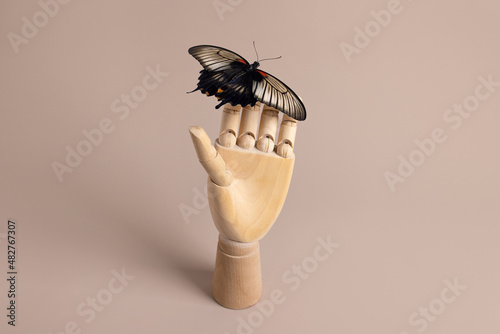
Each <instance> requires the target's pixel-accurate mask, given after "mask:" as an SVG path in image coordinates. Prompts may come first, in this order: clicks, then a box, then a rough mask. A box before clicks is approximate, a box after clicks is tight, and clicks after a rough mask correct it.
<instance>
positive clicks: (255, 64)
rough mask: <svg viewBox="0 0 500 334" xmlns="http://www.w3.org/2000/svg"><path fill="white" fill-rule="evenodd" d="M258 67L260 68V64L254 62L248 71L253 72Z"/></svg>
mask: <svg viewBox="0 0 500 334" xmlns="http://www.w3.org/2000/svg"><path fill="white" fill-rule="evenodd" d="M259 66H260V63H259V62H258V61H254V62H253V64H252V65H250V71H252V70H255V69H256V68H257V67H259Z"/></svg>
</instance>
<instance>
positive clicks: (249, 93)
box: [188, 45, 306, 121]
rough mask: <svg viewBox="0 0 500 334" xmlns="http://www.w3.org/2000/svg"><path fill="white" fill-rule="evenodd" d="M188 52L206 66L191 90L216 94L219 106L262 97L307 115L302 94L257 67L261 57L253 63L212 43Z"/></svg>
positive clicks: (299, 117)
mask: <svg viewBox="0 0 500 334" xmlns="http://www.w3.org/2000/svg"><path fill="white" fill-rule="evenodd" d="M188 52H189V54H190V55H192V56H193V57H194V58H196V60H198V61H199V62H200V64H201V66H203V70H201V71H200V73H201V74H200V77H199V78H198V79H199V82H198V87H197V88H196V89H194V90H193V91H191V92H189V93H192V92H195V91H197V90H200V91H201V92H202V93H204V94H206V95H207V96H212V95H215V97H217V99H218V100H219V101H221V102H220V103H219V104H218V105H217V106H216V107H215V108H216V109H218V108H220V106H222V105H224V104H226V103H231V105H233V106H234V105H238V104H239V105H242V106H246V105H251V106H254V105H255V104H256V103H257V101H260V102H262V103H264V104H266V105H268V106H270V107H273V108H275V109H278V110H280V111H282V112H284V113H285V114H287V115H288V116H290V117H292V118H294V119H296V120H299V121H303V120H305V119H306V108H305V106H304V103H302V100H301V99H300V97H299V96H298V95H297V94H295V93H294V92H293V91H292V90H291V89H290V88H289V87H288V86H287V85H285V84H284V83H283V82H281V81H280V80H279V79H277V78H276V77H273V76H272V75H271V74H269V73H267V72H264V71H261V70H258V69H257V68H258V67H259V65H260V63H259V62H258V61H256V62H254V63H253V64H250V63H249V62H248V61H246V60H245V59H244V58H243V57H242V56H240V55H238V54H236V53H234V52H232V51H229V50H227V49H224V48H221V47H218V46H212V45H198V46H193V47H192V48H189V50H188Z"/></svg>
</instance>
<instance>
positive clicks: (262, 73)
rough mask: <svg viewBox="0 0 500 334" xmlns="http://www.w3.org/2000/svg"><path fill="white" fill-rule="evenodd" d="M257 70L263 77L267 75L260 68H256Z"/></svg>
mask: <svg viewBox="0 0 500 334" xmlns="http://www.w3.org/2000/svg"><path fill="white" fill-rule="evenodd" d="M257 72H259V73H260V75H262V76H263V77H264V78H265V77H267V74H266V73H264V72H262V71H261V70H257Z"/></svg>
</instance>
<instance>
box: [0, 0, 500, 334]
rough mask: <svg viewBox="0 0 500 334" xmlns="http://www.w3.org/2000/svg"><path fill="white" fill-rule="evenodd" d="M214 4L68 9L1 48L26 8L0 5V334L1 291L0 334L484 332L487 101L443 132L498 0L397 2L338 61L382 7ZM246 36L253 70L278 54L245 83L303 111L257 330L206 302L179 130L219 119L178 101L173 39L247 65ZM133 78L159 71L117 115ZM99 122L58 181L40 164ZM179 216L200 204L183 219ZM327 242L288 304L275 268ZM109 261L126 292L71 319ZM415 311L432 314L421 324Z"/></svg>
mask: <svg viewBox="0 0 500 334" xmlns="http://www.w3.org/2000/svg"><path fill="white" fill-rule="evenodd" d="M220 3H223V4H225V5H226V6H229V8H230V9H231V10H229V9H228V7H225V8H226V10H227V11H226V12H223V13H221V15H222V19H221V18H220V17H219V16H218V13H217V10H216V9H215V7H214V3H213V2H212V1H151V0H148V1H96V0H92V1H72V2H70V3H68V4H64V5H60V6H59V7H60V8H59V10H58V12H57V13H56V14H55V15H54V17H51V18H50V19H49V20H48V24H46V25H45V26H43V27H40V28H39V29H38V33H37V34H36V35H35V36H33V37H32V38H30V39H27V43H25V44H21V45H19V52H18V53H16V52H15V51H14V48H13V47H12V45H11V42H10V41H9V38H8V34H9V33H15V34H18V35H20V34H21V33H22V31H21V30H22V26H23V24H24V23H23V21H22V18H23V17H27V18H28V20H30V21H33V19H32V17H33V15H34V14H36V13H37V12H39V11H40V10H41V7H40V5H39V4H38V3H37V2H36V1H21V2H19V1H6V0H4V1H1V2H0V30H1V31H0V35H1V36H3V37H2V39H1V42H0V44H1V47H0V69H1V76H0V85H1V86H0V99H1V102H2V110H1V120H0V136H1V141H0V152H1V154H0V222H1V225H0V249H1V252H0V254H1V257H0V263H2V265H1V268H2V275H1V277H4V275H5V272H6V271H7V268H6V262H7V260H6V245H7V244H6V241H5V233H6V228H7V219H8V218H14V219H15V220H16V222H17V224H18V244H17V246H18V259H17V260H18V270H19V281H18V292H19V295H18V296H19V297H18V300H17V302H18V319H17V326H16V327H15V328H12V327H10V326H7V324H6V322H7V318H6V317H5V314H6V310H5V307H6V305H7V298H6V292H7V284H6V283H7V282H6V280H5V279H2V280H1V284H0V295H1V296H2V297H1V298H0V302H1V303H2V306H1V307H0V309H2V310H4V311H1V312H0V313H1V314H0V315H1V317H0V319H2V320H1V324H0V328H1V330H0V331H1V332H2V333H4V332H7V333H11V332H12V333H23V334H24V333H30V334H31V333H53V334H55V333H60V332H61V333H63V332H65V326H66V325H67V324H68V323H69V324H70V325H69V327H70V329H69V330H67V331H66V332H68V333H70V332H75V333H78V332H79V331H81V333H93V334H100V333H103V334H104V333H106V334H108V333H121V334H128V333H231V334H232V333H250V332H254V333H306V332H307V333H313V332H318V333H381V334H382V333H384V334H386V333H388V334H403V333H410V334H414V333H422V332H426V333H457V334H458V333H460V334H462V333H498V332H499V331H500V320H499V319H500V317H499V314H500V288H499V282H500V269H499V255H500V243H499V242H498V238H499V237H500V221H499V218H500V207H499V199H500V187H499V183H500V173H499V170H500V150H499V146H498V145H499V144H498V143H499V133H500V132H499V129H500V125H499V124H500V116H499V114H498V111H499V108H500V88H497V89H498V90H499V91H495V92H493V93H491V94H490V96H489V97H488V98H487V99H485V100H484V101H481V103H480V105H479V107H478V108H477V110H475V111H473V112H472V113H471V115H470V117H469V118H467V119H463V123H462V124H461V126H460V127H459V128H457V129H455V130H454V129H453V128H452V127H451V125H452V124H454V123H447V122H445V120H444V119H443V115H444V114H445V112H446V110H447V109H448V108H451V107H453V105H454V104H460V103H462V102H464V100H465V99H466V98H467V97H469V96H471V95H473V94H474V93H475V89H476V86H477V85H478V84H479V81H478V77H479V76H484V77H488V75H492V78H493V80H494V81H500V68H499V62H498V60H499V59H500V47H498V32H499V31H500V21H499V20H498V17H499V14H500V12H499V11H500V4H498V3H497V2H495V1H491V0H479V1H477V0H474V1H472V0H468V1H464V0H462V1H456V0H454V1H452V0H444V1H429V0H418V1H409V0H401V4H400V6H399V7H398V10H399V13H398V14H393V15H392V20H391V22H390V23H389V24H388V25H387V26H386V27H383V28H382V29H381V31H380V32H379V34H378V35H377V36H375V37H373V38H372V39H371V42H370V43H369V45H368V46H366V47H364V48H361V49H360V50H359V53H358V54H353V55H352V57H351V61H350V62H348V61H347V59H346V57H345V56H344V54H343V53H342V51H341V48H340V45H341V43H342V42H345V43H349V44H351V45H355V44H354V38H355V34H356V32H355V28H356V27H359V28H360V29H364V28H365V25H366V24H367V23H368V24H369V27H372V28H373V27H375V28H374V29H376V25H373V24H372V25H370V21H373V20H374V18H373V16H372V14H370V13H371V11H376V12H379V11H380V10H383V9H385V8H387V6H388V2H387V1H386V0H377V1H347V0H344V1H340V0H339V1H337V0H336V1H309V2H306V1H248V0H247V1H237V0H232V1H231V2H229V0H220ZM219 6H221V5H220V4H219ZM390 6H392V5H390ZM391 8H392V7H391ZM52 9H54V8H52ZM38 19H43V15H42V16H40V18H38ZM42 23H43V22H42ZM375 33H376V31H375ZM253 40H255V41H256V43H257V47H258V51H259V55H260V57H261V58H264V57H274V56H278V55H282V56H283V58H282V59H281V60H275V61H269V62H264V63H263V64H262V68H263V69H264V70H266V71H269V72H270V73H272V74H274V75H276V76H277V77H279V78H281V79H282V80H284V81H285V82H286V83H287V84H289V85H290V86H291V87H293V89H294V90H295V91H296V92H297V93H298V94H299V95H301V97H302V98H303V100H304V102H305V105H306V107H307V111H308V119H307V120H306V121H305V122H303V123H300V124H299V129H298V135H297V143H296V149H295V152H296V156H297V160H296V166H295V171H294V177H293V180H292V184H291V188H290V192H289V195H288V199H287V202H286V203H285V207H284V209H283V212H282V213H281V215H280V217H279V219H278V221H277V223H276V224H275V225H274V227H273V228H272V229H271V231H270V232H269V234H268V235H267V236H266V237H265V238H264V239H263V240H262V241H261V256H262V270H263V282H264V295H263V301H269V300H270V295H271V293H272V291H276V289H278V290H281V291H282V292H283V295H284V297H285V301H284V302H283V303H282V304H280V305H275V307H274V311H273V312H267V313H266V314H265V315H262V316H261V314H262V313H261V312H262V311H259V309H258V308H257V307H254V308H251V309H247V310H242V311H231V310H227V309H224V308H222V307H220V306H219V305H218V304H217V303H215V302H214V301H213V300H212V298H211V295H210V285H211V279H212V270H213V265H214V259H215V247H216V242H217V231H216V229H215V227H214V226H213V223H212V222H211V217H210V212H209V210H208V208H207V207H206V205H205V203H204V202H203V200H200V198H198V197H196V196H195V193H196V192H200V191H203V189H204V183H205V180H206V176H205V175H204V171H203V169H202V168H201V167H200V166H199V164H198V162H197V160H196V156H195V154H194V150H193V148H192V146H191V141H190V138H189V135H188V132H187V127H188V126H189V125H201V126H203V127H204V128H205V129H206V130H207V132H208V133H209V135H210V136H211V137H212V138H214V136H216V135H217V131H218V126H219V111H216V110H215V109H214V106H215V104H216V100H215V99H213V98H210V99H209V98H206V97H205V96H203V95H202V94H199V93H196V94H191V95H188V94H186V93H185V92H186V91H189V90H191V89H193V88H194V87H195V84H196V79H197V76H198V71H199V70H200V69H201V67H200V65H199V64H198V63H197V62H196V60H195V59H193V58H192V57H191V56H189V54H188V53H187V49H188V48H189V47H190V46H193V45H197V44H213V45H219V46H224V47H226V48H229V49H232V50H234V51H236V52H238V53H240V54H241V55H243V56H244V57H246V58H247V59H248V60H249V61H253V60H255V55H254V51H253V47H252V41H253ZM358 42H359V41H358ZM358 44H359V43H358ZM148 66H149V67H151V68H155V67H156V66H159V68H160V69H161V71H163V72H168V73H169V75H168V76H167V77H165V78H163V81H162V82H161V83H159V84H158V87H157V88H156V89H154V90H152V91H150V92H149V93H148V95H147V97H146V98H145V99H144V101H142V102H140V103H139V104H138V106H137V107H136V108H135V109H131V110H130V114H129V115H128V117H126V118H125V119H123V120H122V119H120V118H119V116H120V115H123V114H122V113H114V112H113V111H112V109H111V104H112V103H113V101H114V100H115V99H120V97H121V96H122V94H130V93H131V91H132V90H133V89H134V88H135V87H137V86H140V85H141V84H142V80H143V78H144V76H145V75H147V73H148V72H147V70H146V68H147V67H148ZM152 82H153V81H151V83H152ZM136 91H137V89H136ZM482 92H483V93H485V92H487V90H484V89H483V90H482ZM468 101H469V102H470V101H473V99H472V100H471V99H470V98H469V100H468ZM121 106H123V104H121ZM106 118H107V119H109V120H110V121H111V122H112V124H113V126H114V130H113V131H112V132H111V133H108V134H105V135H104V138H103V140H102V143H101V144H100V145H98V146H96V147H93V149H92V153H90V154H89V155H88V156H87V157H84V159H83V161H82V162H81V164H80V165H78V166H77V167H76V168H74V170H73V171H72V172H71V173H66V174H64V175H63V180H62V182H59V181H58V178H57V177H56V174H55V173H54V171H53V168H52V166H51V165H52V164H53V162H55V161H57V162H60V163H64V160H65V158H66V149H65V147H66V146H68V145H69V146H70V147H72V148H73V149H75V148H76V146H77V145H78V143H79V142H80V141H82V140H84V139H85V137H84V135H83V134H82V131H83V130H91V129H94V128H96V127H98V126H99V123H100V122H101V121H102V120H103V119H106ZM436 128H441V129H443V131H444V133H445V135H446V136H447V140H446V141H445V142H444V143H442V144H439V145H437V147H436V148H435V152H434V153H433V154H432V155H431V156H430V157H428V158H427V159H426V160H425V162H424V163H423V164H422V165H421V166H418V167H417V168H416V169H415V171H414V172H413V174H412V175H411V176H409V177H408V178H407V179H406V181H405V182H404V183H398V184H396V185H395V191H391V189H390V187H389V186H388V184H387V182H386V180H385V177H384V173H385V172H386V171H391V172H393V173H396V172H397V168H398V164H399V160H398V157H399V156H400V155H402V156H403V157H405V158H408V157H409V155H410V154H411V153H412V152H413V151H414V150H415V149H416V148H417V147H416V145H415V144H414V141H415V140H416V139H420V140H423V139H425V138H430V136H431V133H432V131H433V130H434V129H436ZM193 201H196V203H194V204H195V205H197V206H198V209H196V208H195V207H194V204H193ZM187 206H189V207H192V208H194V209H196V210H197V212H196V214H193V215H191V216H190V217H189V222H188V221H187V220H185V219H184V218H183V216H182V214H181V211H180V208H185V207H187ZM328 236H331V240H332V241H334V242H336V243H338V244H340V247H339V248H337V249H335V251H334V252H333V253H332V254H331V256H330V257H328V259H327V260H325V261H323V262H320V263H319V264H318V266H317V268H315V267H308V268H312V269H311V273H310V274H309V276H308V278H307V279H299V282H300V286H299V288H298V289H296V290H295V291H294V290H292V287H293V286H294V284H291V283H290V282H289V281H287V279H286V277H288V278H289V279H290V277H292V276H294V275H295V274H292V273H291V272H290V270H291V269H292V268H293V266H302V264H303V263H304V264H306V263H307V264H308V265H311V263H312V264H314V263H315V262H314V260H311V259H310V258H309V257H312V256H313V255H314V251H315V248H316V247H317V246H318V241H317V238H323V239H326V238H327V237H328ZM308 258H309V259H308ZM303 261H305V262H303ZM122 268H125V272H126V273H127V274H128V275H132V276H135V278H134V279H133V280H131V281H129V282H128V283H127V286H125V287H124V288H123V289H122V291H121V292H119V293H116V294H114V295H112V300H111V301H109V300H107V301H109V304H107V305H105V306H104V308H103V309H102V311H100V312H96V314H95V319H93V320H92V321H90V322H86V319H89V317H88V316H81V315H79V314H78V313H77V312H76V309H77V307H78V306H79V305H80V304H81V303H86V300H87V298H95V297H96V296H99V297H100V298H101V300H102V298H104V297H105V296H109V292H107V290H105V289H108V283H109V282H110V281H111V280H112V279H113V277H114V276H113V274H112V271H113V270H116V271H121V270H122ZM283 275H285V278H283ZM295 277H298V276H295ZM295 279H296V280H297V278H295ZM455 279H456V280H458V282H459V284H460V285H461V286H462V289H465V290H462V291H461V292H460V295H459V296H457V297H455V298H454V299H453V302H450V303H443V302H442V301H440V300H441V298H442V297H441V292H442V291H443V289H445V288H446V284H445V283H444V281H445V280H449V281H450V282H453V281H454V280H455ZM115 283H116V282H115ZM117 286H118V284H116V286H115V287H117ZM463 286H466V287H467V288H463ZM446 291H447V292H446ZM446 293H447V294H446ZM451 296H453V293H452V292H451V291H448V290H445V298H446V300H448V301H449V300H450V298H451ZM261 304H266V305H268V304H269V302H264V303H261ZM442 305H444V306H445V309H444V310H443V309H441V308H439V307H440V306H442ZM429 307H431V308H433V310H434V312H436V313H439V314H437V315H435V316H433V317H432V318H430V319H432V321H430V320H428V321H427V320H422V319H425V318H424V317H423V316H421V315H419V314H418V312H425V311H422V310H423V308H429ZM414 312H417V315H415V314H414ZM412 315H413V316H414V317H416V318H414V320H418V319H420V320H419V322H418V325H416V324H415V323H414V324H413V325H412V324H411V323H410V322H409V318H411V317H412ZM431 315H432V314H431ZM241 321H245V322H247V323H248V322H251V323H253V324H254V325H248V326H250V327H245V328H243V327H242V326H243V325H241V323H242V322H241ZM71 322H74V323H75V324H76V325H75V326H78V330H74V331H73V330H72V329H71V326H72V325H71ZM424 324H425V326H424ZM238 326H240V327H238ZM424 327H425V328H424Z"/></svg>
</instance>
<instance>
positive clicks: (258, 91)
mask: <svg viewBox="0 0 500 334" xmlns="http://www.w3.org/2000/svg"><path fill="white" fill-rule="evenodd" d="M259 72H260V73H259ZM256 73H257V74H259V75H260V76H261V79H260V80H254V81H253V83H252V91H253V94H254V96H255V98H256V99H257V100H259V101H260V102H262V103H264V104H266V105H268V106H270V107H273V108H276V109H278V110H281V111H282V112H284V113H285V114H287V115H288V116H290V117H292V118H295V119H296V120H299V121H303V120H305V119H306V108H305V107H304V104H303V103H302V100H301V99H300V97H299V96H298V95H297V94H295V93H294V92H293V90H291V89H290V88H289V87H288V86H287V85H285V83H283V82H282V81H281V80H279V79H278V78H276V77H274V76H272V75H271V74H269V73H267V72H264V71H260V70H259V71H256Z"/></svg>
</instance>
